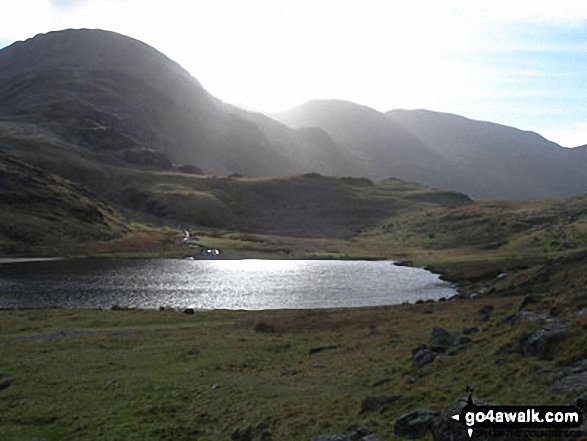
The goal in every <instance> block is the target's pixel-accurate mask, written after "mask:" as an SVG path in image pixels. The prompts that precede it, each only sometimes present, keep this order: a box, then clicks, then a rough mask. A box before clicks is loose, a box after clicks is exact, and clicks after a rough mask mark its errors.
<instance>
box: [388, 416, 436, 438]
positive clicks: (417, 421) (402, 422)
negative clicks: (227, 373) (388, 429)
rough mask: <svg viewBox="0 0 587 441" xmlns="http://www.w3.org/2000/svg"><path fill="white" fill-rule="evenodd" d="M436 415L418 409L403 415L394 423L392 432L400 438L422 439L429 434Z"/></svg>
mask: <svg viewBox="0 0 587 441" xmlns="http://www.w3.org/2000/svg"><path fill="white" fill-rule="evenodd" d="M438 413H439V412H435V411H433V410H429V409H418V410H413V411H411V412H408V413H405V414H403V415H402V416H400V417H399V418H398V419H397V420H396V421H395V425H394V432H395V434H396V435H397V436H401V437H407V438H411V439H417V438H423V437H425V436H426V435H428V433H429V432H430V430H431V428H432V424H433V423H434V421H435V420H436V417H437V416H438Z"/></svg>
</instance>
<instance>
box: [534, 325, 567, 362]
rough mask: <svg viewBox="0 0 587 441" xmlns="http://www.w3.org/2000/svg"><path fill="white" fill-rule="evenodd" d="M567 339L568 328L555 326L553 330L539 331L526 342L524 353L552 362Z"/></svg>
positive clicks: (544, 329)
mask: <svg viewBox="0 0 587 441" xmlns="http://www.w3.org/2000/svg"><path fill="white" fill-rule="evenodd" d="M565 338H566V328H565V327H563V326H561V325H559V324H554V325H553V326H552V327H551V328H543V329H539V330H538V331H536V332H535V333H534V334H532V335H531V336H530V337H528V340H526V343H525V344H524V353H525V354H526V355H531V356H537V357H539V358H542V359H544V360H552V359H553V358H554V356H555V355H556V354H557V352H558V351H559V350H560V346H561V345H560V343H561V342H562V341H563V340H564V339H565Z"/></svg>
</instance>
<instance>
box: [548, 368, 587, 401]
mask: <svg viewBox="0 0 587 441" xmlns="http://www.w3.org/2000/svg"><path fill="white" fill-rule="evenodd" d="M545 373H547V374H550V375H549V376H550V381H551V387H552V389H553V390H554V391H555V392H557V393H561V394H564V393H567V392H572V391H579V390H587V359H583V360H579V361H577V362H575V363H573V364H571V365H570V366H563V367H558V368H556V369H554V370H553V371H545ZM577 399H582V400H584V402H585V403H586V404H587V392H585V394H583V395H581V396H579V397H578V398H577Z"/></svg>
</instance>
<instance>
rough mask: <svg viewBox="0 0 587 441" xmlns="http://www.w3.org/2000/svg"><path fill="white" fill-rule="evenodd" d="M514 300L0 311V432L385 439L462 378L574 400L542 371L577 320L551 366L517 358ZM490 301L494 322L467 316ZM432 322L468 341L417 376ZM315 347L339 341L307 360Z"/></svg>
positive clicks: (490, 387)
mask: <svg viewBox="0 0 587 441" xmlns="http://www.w3.org/2000/svg"><path fill="white" fill-rule="evenodd" d="M520 301H521V299H520V298H518V297H510V298H495V299H475V300H468V301H457V302H444V303H442V302H441V303H436V304H433V305H430V304H424V305H400V306H395V307H380V308H361V309H343V310H317V311H251V312H239V311H232V312H230V311H211V312H197V313H196V314H195V315H193V316H188V315H185V314H183V313H180V312H174V311H57V310H43V311H0V339H1V340H0V341H1V344H0V374H2V376H3V377H6V378H9V379H10V381H11V383H10V386H9V387H7V388H6V389H4V390H0V437H1V438H2V439H3V440H22V439H37V438H38V439H55V440H57V439H72V440H74V439H102V438H103V439H141V440H148V439H174V440H181V439H186V440H187V439H202V440H205V439H210V440H215V439H255V440H258V439H292V440H295V439H300V440H307V439H315V438H316V437H317V436H318V435H320V434H327V433H343V432H344V431H345V430H347V429H348V428H349V427H350V426H352V425H360V426H364V427H368V428H369V430H371V431H373V432H380V433H383V434H390V435H391V434H393V422H394V420H395V419H396V418H397V417H398V416H399V415H401V414H402V413H404V412H406V411H408V410H411V409H414V408H420V407H429V408H432V409H438V410H440V409H442V408H444V407H445V406H446V405H447V404H448V403H450V402H451V401H453V400H455V399H457V398H459V397H462V396H463V395H464V387H465V385H466V384H470V385H472V386H473V387H474V388H475V394H476V396H478V397H482V398H486V399H491V400H492V401H493V402H501V403H508V404H527V403H534V404H546V403H548V404H554V403H560V404H563V403H566V402H568V401H570V400H572V399H573V398H574V397H575V396H576V395H577V393H578V392H579V391H577V390H575V391H572V390H571V391H567V392H564V393H555V392H553V390H552V388H551V384H549V381H550V380H549V378H550V375H549V374H548V373H547V372H550V371H553V370H554V369H556V368H557V363H558V362H559V361H561V360H567V361H568V360H571V359H577V358H580V357H584V356H585V355H586V354H585V347H587V346H586V345H585V343H587V341H586V339H585V332H584V329H583V330H582V329H581V328H580V326H581V323H579V322H577V323H576V324H575V325H574V326H577V327H576V328H572V329H576V331H575V330H570V331H569V332H570V333H572V338H571V337H570V338H568V339H567V340H565V342H564V344H563V345H562V346H560V347H558V348H557V350H556V352H555V358H554V359H552V360H548V359H542V358H540V357H528V356H525V355H524V354H522V353H521V352H520V351H519V350H518V349H517V347H518V346H519V344H520V342H522V341H523V339H524V338H525V337H526V336H527V335H529V334H530V333H531V332H533V330H535V329H536V324H535V323H532V322H529V321H528V322H520V323H518V324H516V325H511V324H508V323H505V322H504V318H505V317H507V316H509V315H510V314H512V313H514V312H516V311H517V309H518V306H519V304H520ZM487 305H492V306H494V309H493V311H492V314H491V318H490V319H489V320H487V321H480V319H479V315H478V311H479V310H480V309H481V308H483V307H487ZM430 310H433V313H430ZM426 312H428V313H426ZM371 325H375V326H376V328H377V332H376V334H375V335H373V336H370V337H365V334H367V331H368V328H369V326H371ZM433 326H441V327H443V328H446V329H448V330H449V331H450V332H453V333H455V334H457V335H458V334H460V333H461V331H462V330H463V329H466V328H471V327H478V328H479V332H478V333H476V334H473V335H471V337H472V343H469V344H466V345H462V346H457V347H455V348H454V349H452V350H450V351H449V352H448V355H447V356H444V357H441V358H439V359H438V360H435V361H434V363H433V364H430V365H426V366H423V367H421V368H418V367H415V366H414V365H413V364H412V362H411V350H412V349H413V348H414V347H415V346H417V345H418V344H420V343H429V339H430V332H431V329H432V327H433ZM584 327H585V324H584V323H583V328H584ZM131 330H132V331H131ZM58 332H60V333H61V334H60V333H58ZM83 332H86V334H83ZM76 333H77V334H76ZM21 337H22V338H21ZM322 345H335V346H336V348H335V349H332V350H328V351H323V352H319V353H316V354H312V355H310V349H311V348H313V347H317V346H322ZM214 385H218V386H219V387H218V388H214ZM385 393H393V394H400V395H401V396H402V397H401V398H400V399H399V400H398V401H396V402H393V403H391V404H389V405H386V406H385V407H384V408H383V410H381V411H378V412H375V413H360V409H361V407H360V405H361V400H363V399H364V398H365V397H367V396H369V395H381V394H385ZM244 432H250V433H251V438H238V436H239V433H240V434H242V433H244Z"/></svg>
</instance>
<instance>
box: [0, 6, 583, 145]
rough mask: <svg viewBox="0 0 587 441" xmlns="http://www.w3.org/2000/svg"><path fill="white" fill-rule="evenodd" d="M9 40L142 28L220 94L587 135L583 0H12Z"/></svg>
mask: <svg viewBox="0 0 587 441" xmlns="http://www.w3.org/2000/svg"><path fill="white" fill-rule="evenodd" d="M1 6H2V7H1V13H0V47H2V46H6V45H8V44H10V43H12V42H14V41H16V40H24V39H26V38H30V37H32V36H34V35H36V34H38V33H41V32H47V31H51V30H60V29H66V28H82V27H85V28H100V29H108V30H112V31H116V32H120V33H122V34H125V35H128V36H131V37H133V38H137V39H139V40H142V41H144V42H146V43H148V44H150V45H151V46H153V47H155V48H156V49H158V50H160V51H162V52H163V53H165V54H166V55H168V56H169V57H170V58H172V59H174V60H175V61H177V62H179V63H180V64H181V65H182V66H183V67H185V68H186V69H187V70H189V71H190V72H191V73H192V74H193V75H194V76H195V77H196V78H197V79H198V80H199V81H200V83H201V84H202V85H203V86H204V87H205V88H206V89H207V90H208V91H209V92H211V93H212V94H213V95H215V96H217V97H218V98H220V99H222V100H224V101H227V102H231V103H234V104H237V105H241V106H243V107H247V108H252V109H256V110H259V111H265V112H275V111H280V110H285V109H287V108H289V107H293V106H295V105H298V104H302V103H303V102H305V101H307V100H309V99H316V98H338V99H346V100H350V101H354V102H356V103H359V104H363V105H367V106H370V107H373V108H375V109H377V110H381V111H386V110H391V109H396V108H406V109H416V108H424V109H429V110H435V111H442V112H451V113H456V114H460V115H463V116H466V117H469V118H474V119H482V120H488V121H493V122H498V123H501V124H506V125H510V126H514V127H518V128H520V129H524V130H532V131H535V132H538V133H540V134H542V135H543V136H545V137H546V138H548V139H550V140H552V141H555V142H558V143H559V144H561V145H563V146H566V147H570V146H577V145H582V144H587V6H586V4H585V2H584V1H583V0H579V1H574V0H569V1H567V0H560V1H557V2H554V1H552V0H547V1H542V0H528V1H527V0H506V1H502V0H475V1H471V0H442V1H439V0H428V1H427V0H401V1H400V0H381V1H379V0H368V1H365V0H363V1H360V0H356V1H351V0H290V1H280V0H246V1H245V0H173V1H170V0H167V1H161V0H149V1H146V0H2V5H1Z"/></svg>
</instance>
